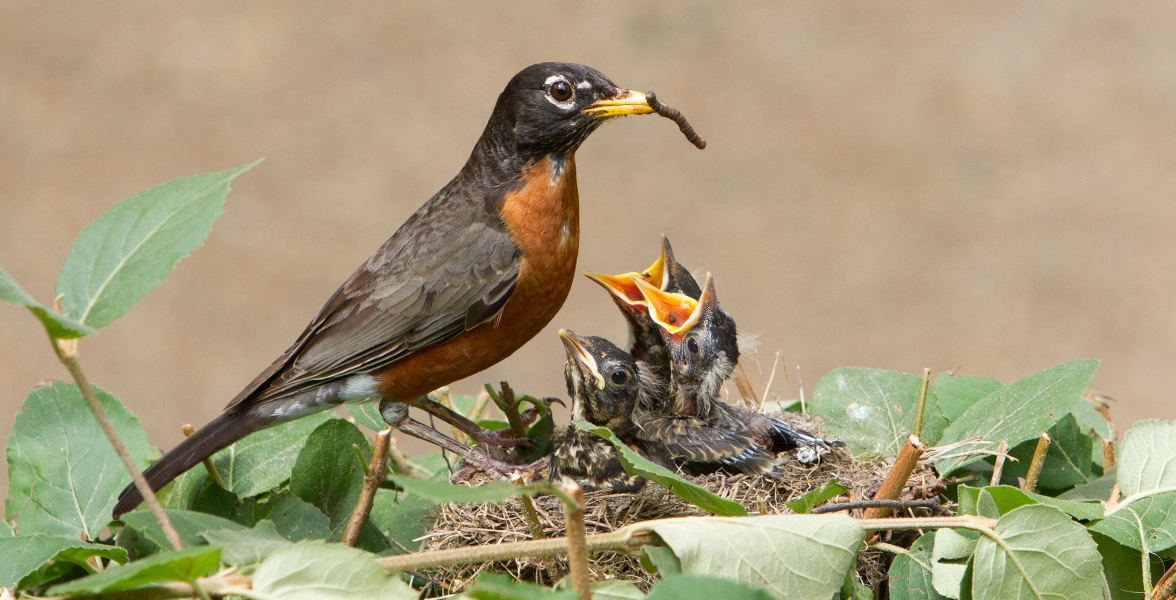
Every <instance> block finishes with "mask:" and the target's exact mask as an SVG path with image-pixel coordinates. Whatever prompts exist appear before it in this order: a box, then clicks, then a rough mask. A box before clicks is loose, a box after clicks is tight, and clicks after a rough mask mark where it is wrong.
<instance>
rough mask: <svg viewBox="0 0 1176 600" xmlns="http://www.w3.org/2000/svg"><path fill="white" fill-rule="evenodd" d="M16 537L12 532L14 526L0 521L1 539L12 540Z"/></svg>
mask: <svg viewBox="0 0 1176 600" xmlns="http://www.w3.org/2000/svg"><path fill="white" fill-rule="evenodd" d="M15 535H16V532H14V531H13V530H12V526H11V525H9V524H8V523H7V522H5V521H0V538H10V537H13V536H15Z"/></svg>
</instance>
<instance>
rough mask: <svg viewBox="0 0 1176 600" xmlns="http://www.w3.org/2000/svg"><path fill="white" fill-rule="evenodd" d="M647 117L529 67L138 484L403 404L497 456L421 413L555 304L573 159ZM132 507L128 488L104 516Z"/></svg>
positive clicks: (575, 224)
mask: <svg viewBox="0 0 1176 600" xmlns="http://www.w3.org/2000/svg"><path fill="white" fill-rule="evenodd" d="M652 112H654V109H653V108H651V107H650V105H649V102H648V101H647V98H646V96H645V94H642V93H640V92H633V91H629V90H625V89H621V88H618V87H617V86H616V85H614V84H613V82H612V81H610V80H609V79H608V78H607V77H605V76H604V75H603V74H601V73H600V72H598V71H596V70H594V69H591V68H589V67H585V66H583V65H575V64H568V63H540V64H536V65H532V66H529V67H527V68H525V69H523V70H522V71H520V72H519V73H518V74H517V75H515V76H514V77H513V78H512V79H511V80H510V83H508V84H507V86H506V88H505V89H504V90H503V91H502V93H501V94H500V95H499V97H498V101H497V103H496V104H495V106H494V111H493V113H492V114H491V115H490V120H489V121H488V122H487V124H486V128H485V130H484V131H483V132H482V136H481V137H480V138H479V139H478V142H477V144H475V146H474V150H473V152H472V153H471V154H470V157H469V159H468V160H467V161H466V164H465V166H464V167H462V169H461V171H460V172H459V173H458V174H457V176H456V177H454V178H453V180H452V181H450V182H449V183H448V184H447V185H446V186H445V187H443V188H442V189H441V191H439V192H438V193H437V194H436V195H435V196H433V197H432V198H431V199H430V200H429V201H428V202H426V203H425V204H424V206H422V207H421V208H420V209H419V210H417V212H416V213H414V214H413V215H412V216H411V217H409V219H408V220H407V221H406V222H405V223H404V224H403V225H401V227H400V229H398V230H397V231H396V233H395V234H393V236H392V237H391V238H390V239H389V240H388V241H387V242H385V243H384V245H383V246H381V247H380V249H379V250H377V251H376V253H375V254H374V255H372V257H371V258H369V259H368V260H367V262H366V263H364V264H363V266H361V267H360V268H359V270H357V271H356V272H355V273H354V274H353V275H352V276H351V277H350V278H349V279H348V280H347V281H346V282H345V283H344V284H343V286H342V287H340V288H339V290H338V291H337V292H335V294H334V295H333V296H332V297H331V298H330V300H328V301H327V303H326V305H325V306H323V308H322V310H321V311H320V312H319V314H318V316H316V317H315V318H314V320H313V321H311V323H310V325H309V326H308V327H307V328H306V330H305V331H304V332H303V333H302V335H301V336H299V338H298V339H297V341H295V342H294V344H293V345H292V346H290V348H289V349H288V350H286V352H285V353H284V354H282V356H280V357H279V358H278V359H277V360H276V361H275V362H274V363H273V364H272V365H270V366H269V368H267V369H265V370H264V371H263V372H262V373H261V374H260V375H258V376H257V378H256V379H254V380H253V382H252V383H250V384H249V385H248V386H247V387H246V388H245V389H244V390H242V391H241V393H240V394H238V395H237V397H236V398H234V399H233V401H232V402H231V403H229V405H228V406H227V407H226V408H225V412H224V413H223V414H221V415H220V416H219V417H217V418H216V419H213V421H212V422H210V423H209V424H207V425H205V426H204V427H203V428H201V429H200V430H198V431H197V432H196V433H195V434H193V435H192V436H191V437H189V438H187V439H186V440H184V441H183V442H181V443H180V444H179V445H178V446H176V447H175V448H173V449H172V450H171V451H169V452H168V453H167V454H165V455H164V456H163V457H162V458H161V459H159V461H157V462H156V463H155V464H153V465H151V467H149V468H148V469H147V471H146V472H145V473H144V475H146V477H147V481H148V482H149V483H150V484H151V487H152V489H159V488H160V487H162V486H163V485H165V484H167V483H168V482H169V481H171V480H172V479H174V478H175V477H177V476H178V475H180V474H181V473H183V472H184V471H186V470H188V469H189V468H191V467H192V466H194V465H195V464H196V463H198V462H200V460H202V459H203V458H205V457H208V456H210V455H211V454H213V453H214V452H216V451H218V450H220V449H222V448H224V447H226V446H228V445H229V444H231V443H233V442H235V441H237V440H239V439H241V438H243V437H244V436H246V435H248V434H250V433H252V432H254V431H257V430H259V429H262V428H264V427H268V426H271V425H274V424H276V423H280V422H283V421H288V420H290V419H296V418H299V417H302V416H306V415H308V414H311V413H315V412H318V411H321V410H325V409H328V408H331V407H333V406H336V405H338V404H340V403H344V402H370V401H377V400H378V401H379V402H380V412H381V413H382V415H383V417H384V420H385V421H387V422H388V423H389V424H390V425H392V426H399V425H400V424H401V423H402V422H404V420H405V418H406V417H407V416H408V407H409V404H413V405H415V406H419V407H421V408H423V409H425V410H427V411H429V412H430V413H433V414H436V415H437V416H438V417H440V418H442V419H444V420H446V421H448V422H449V423H451V424H453V425H455V426H457V427H458V428H459V429H461V430H462V431H465V432H467V433H469V434H471V435H472V436H473V437H474V438H475V439H477V440H479V441H490V442H498V443H502V442H503V441H504V440H501V439H498V438H496V437H495V436H493V435H491V434H489V433H488V432H486V431H484V430H482V429H480V428H478V427H477V426H476V425H474V424H472V423H470V422H469V421H468V420H467V419H464V418H462V417H461V416H460V415H457V414H456V413H454V412H452V411H448V410H446V409H445V407H443V406H441V405H440V404H437V403H435V402H431V401H428V400H427V399H426V400H419V401H418V399H420V398H422V397H423V396H424V395H425V394H427V393H428V392H429V391H431V390H433V389H436V388H438V387H440V386H442V385H446V384H448V383H451V382H453V381H456V380H459V379H462V378H464V377H466V376H469V375H473V374H474V373H477V372H479V371H481V370H483V369H485V368H487V367H489V366H491V365H493V364H495V363H497V362H499V361H500V360H502V359H504V358H506V357H507V356H510V355H511V354H512V353H513V352H514V351H515V350H517V349H518V348H519V347H520V346H522V345H523V344H524V343H525V342H527V340H529V339H531V338H532V337H533V336H534V335H535V334H536V333H538V332H539V331H540V330H541V329H542V328H543V327H544V326H545V325H546V324H547V323H548V322H549V321H550V320H551V318H552V317H553V316H554V315H555V313H556V312H557V311H558V310H559V308H560V306H561V305H562V304H563V302H564V299H565V298H567V295H568V291H569V290H570V288H571V285H572V279H573V277H574V274H575V268H576V255H577V252H578V249H579V238H580V227H579V225H580V219H579V194H578V192H577V189H576V163H575V152H576V149H577V148H579V146H580V144H581V143H583V142H584V140H585V139H586V138H587V137H588V136H589V135H590V134H591V133H592V132H593V131H595V130H596V128H597V127H599V126H600V125H601V124H602V123H604V122H605V121H606V120H608V119H610V118H613V117H619V116H624V115H642V114H649V113H652ZM140 501H141V498H140V496H139V492H138V490H136V489H135V488H134V487H127V488H126V489H125V490H123V493H122V495H121V496H120V497H119V501H118V504H117V505H116V506H115V509H114V515H115V517H116V518H117V517H118V516H119V515H121V514H122V513H124V512H126V511H128V510H130V509H131V508H134V507H135V506H136V505H138V504H139V502H140Z"/></svg>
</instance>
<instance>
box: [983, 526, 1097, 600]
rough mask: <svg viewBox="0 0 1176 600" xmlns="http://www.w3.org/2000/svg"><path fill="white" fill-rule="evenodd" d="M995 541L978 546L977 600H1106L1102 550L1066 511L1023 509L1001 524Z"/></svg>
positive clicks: (984, 539) (989, 540)
mask: <svg viewBox="0 0 1176 600" xmlns="http://www.w3.org/2000/svg"><path fill="white" fill-rule="evenodd" d="M994 537H995V538H997V539H996V540H994V539H992V538H989V537H986V536H981V537H980V540H979V541H978V542H977V543H976V553H975V556H974V558H973V566H972V597H973V598H975V599H976V600H987V599H993V600H996V599H999V600H1017V599H1020V598H1027V599H1028V598H1066V599H1067V600H1101V599H1102V597H1103V595H1102V590H1103V581H1104V580H1103V569H1102V558H1101V557H1100V556H1099V554H1098V547H1097V546H1096V545H1095V543H1094V539H1092V538H1091V537H1090V534H1089V533H1088V532H1087V531H1086V528H1085V527H1083V526H1081V525H1079V524H1078V523H1075V522H1074V521H1073V520H1071V519H1070V517H1068V516H1066V515H1065V514H1063V513H1062V512H1061V511H1059V510H1057V509H1054V508H1050V507H1048V506H1042V505H1039V504H1035V505H1029V506H1022V507H1021V508H1018V509H1015V510H1013V511H1012V512H1010V513H1008V514H1006V515H1004V516H1003V517H1001V518H1000V519H999V520H998V521H997V522H996V529H995V536H994ZM997 540H999V541H997Z"/></svg>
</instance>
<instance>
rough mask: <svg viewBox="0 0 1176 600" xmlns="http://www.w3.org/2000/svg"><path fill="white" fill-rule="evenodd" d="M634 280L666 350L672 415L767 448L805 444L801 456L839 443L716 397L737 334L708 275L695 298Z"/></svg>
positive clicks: (735, 354) (731, 364) (730, 366)
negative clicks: (737, 434) (742, 433)
mask: <svg viewBox="0 0 1176 600" xmlns="http://www.w3.org/2000/svg"><path fill="white" fill-rule="evenodd" d="M635 282H636V285H637V287H638V288H639V289H640V290H641V293H642V295H643V296H644V298H645V300H646V306H647V308H648V309H649V314H650V316H651V318H652V319H653V321H654V322H655V323H657V325H658V331H659V332H660V333H661V335H662V340H663V341H664V342H665V344H666V347H667V349H668V350H669V354H670V364H671V369H670V370H671V378H672V386H671V388H672V393H673V395H674V402H673V407H674V414H675V415H685V416H690V417H694V418H697V419H700V420H702V421H704V422H705V423H706V424H707V425H709V426H711V427H715V428H719V429H727V430H732V431H747V432H749V433H751V435H752V436H753V437H754V438H755V444H756V446H757V447H759V448H762V449H765V450H770V451H772V452H781V451H785V450H792V449H797V448H806V449H809V450H812V451H813V452H806V453H805V454H806V455H812V454H813V453H816V454H819V453H821V452H823V451H825V450H827V449H828V448H829V447H830V446H831V445H839V442H827V441H825V440H823V439H820V438H818V437H816V436H814V435H812V434H811V433H808V432H805V431H801V430H798V429H794V428H792V426H791V425H789V424H788V423H786V422H784V421H783V420H781V419H778V418H775V417H771V416H768V415H765V414H763V413H760V412H758V411H754V410H751V409H748V408H744V407H741V406H735V405H733V404H728V403H726V402H723V401H722V399H720V398H719V393H720V391H721V389H722V386H723V383H724V382H725V381H726V380H727V379H728V378H729V377H730V376H731V373H732V372H733V371H734V369H735V365H736V363H737V362H738V360H739V341H738V339H739V337H738V335H737V333H736V326H735V319H733V318H732V317H731V315H730V314H728V313H727V311H725V310H723V309H722V307H721V306H720V305H719V300H718V294H717V293H716V292H715V285H714V280H713V279H712V278H711V276H710V273H707V276H706V282H705V283H704V284H703V286H702V294H701V295H700V296H699V298H698V299H697V300H695V299H693V298H690V297H689V296H686V295H684V294H674V293H670V292H664V291H662V290H660V289H658V288H656V287H654V286H652V285H649V284H648V283H645V281H643V280H641V279H636V280H635Z"/></svg>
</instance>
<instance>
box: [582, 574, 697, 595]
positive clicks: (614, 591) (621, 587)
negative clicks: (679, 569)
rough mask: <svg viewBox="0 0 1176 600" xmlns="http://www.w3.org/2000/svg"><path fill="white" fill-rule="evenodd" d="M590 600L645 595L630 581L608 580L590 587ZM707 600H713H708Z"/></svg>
mask: <svg viewBox="0 0 1176 600" xmlns="http://www.w3.org/2000/svg"><path fill="white" fill-rule="evenodd" d="M591 588H592V600H642V599H643V598H645V594H644V593H642V592H641V590H639V589H637V586H635V585H633V583H632V582H630V581H618V580H616V579H608V580H605V581H597V582H596V583H593V584H592V586H591ZM709 600H714V598H710V599H709Z"/></svg>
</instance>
